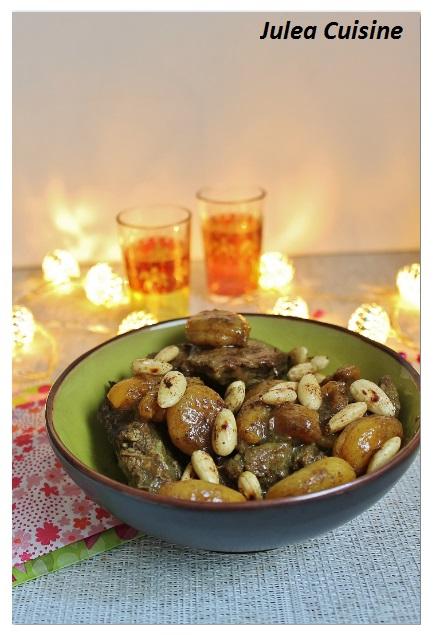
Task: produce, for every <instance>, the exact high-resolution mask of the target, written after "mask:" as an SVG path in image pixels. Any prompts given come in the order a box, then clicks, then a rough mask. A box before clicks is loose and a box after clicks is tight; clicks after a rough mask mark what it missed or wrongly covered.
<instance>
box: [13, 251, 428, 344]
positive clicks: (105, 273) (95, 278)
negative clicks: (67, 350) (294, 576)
mask: <svg viewBox="0 0 433 635" xmlns="http://www.w3.org/2000/svg"><path fill="white" fill-rule="evenodd" d="M42 274H43V279H44V281H45V282H46V283H47V284H50V285H53V286H55V287H57V288H59V289H62V290H63V291H65V290H67V287H68V285H70V284H72V283H73V282H75V283H76V282H77V281H79V282H80V281H81V284H82V286H83V289H84V292H85V295H86V297H87V300H88V301H89V302H90V303H91V304H93V305H96V306H99V307H105V308H107V309H109V308H112V307H116V306H122V305H127V304H128V303H129V295H128V284H127V281H126V280H125V279H124V278H123V277H122V276H120V275H118V274H117V273H115V271H113V268H112V267H111V265H110V264H108V263H106V262H100V263H97V264H95V265H93V266H92V267H90V269H89V270H88V271H87V273H86V275H85V276H83V277H82V278H81V270H80V265H79V263H78V262H77V260H76V258H75V257H74V256H73V255H72V254H71V253H70V252H68V251H66V250H63V249H55V250H54V251H52V252H50V253H48V254H47V255H46V256H45V257H44V259H43V261H42ZM294 277H295V266H294V264H293V262H292V261H291V260H290V259H289V258H288V257H287V256H285V255H284V254H282V253H280V252H274V251H272V252H265V253H263V254H262V256H261V259H260V275H259V287H260V289H262V290H263V291H265V292H268V291H273V292H277V293H278V292H281V293H284V295H281V296H280V297H278V298H277V300H276V302H275V304H274V306H273V308H272V309H271V311H270V313H272V314H275V315H286V316H295V317H300V318H308V317H309V315H310V311H309V307H308V304H307V302H306V301H305V300H304V299H303V298H302V297H300V296H291V295H290V294H289V290H290V284H291V282H292V281H293V279H294ZM396 288H397V290H398V293H399V299H400V301H401V302H403V303H404V304H405V305H407V306H408V307H409V308H410V309H411V310H414V311H419V307H420V265H419V263H412V264H408V265H406V266H405V267H403V268H401V269H400V270H399V271H398V272H397V276H396ZM156 322H157V319H156V317H155V316H153V315H152V314H151V313H149V312H147V311H144V310H139V311H132V312H131V313H128V314H127V315H126V317H125V318H124V319H123V320H122V321H121V322H120V324H119V325H118V331H117V332H118V333H119V334H120V333H126V332H128V331H131V330H134V329H137V328H140V327H142V326H147V325H150V324H155V323H156ZM347 327H348V329H350V330H351V331H355V332H357V333H360V334H361V335H364V336H366V337H368V338H370V339H372V340H375V341H377V342H381V343H385V342H386V341H387V339H388V338H389V336H390V334H391V333H392V326H391V320H390V317H389V315H388V313H387V311H386V310H385V309H384V308H383V307H382V306H380V305H379V304H377V303H375V302H371V303H363V304H361V305H360V306H359V307H358V308H357V309H356V310H355V311H354V312H353V313H352V315H351V316H350V317H349V320H348V324H347ZM37 328H38V324H37V322H36V320H35V318H34V315H33V313H32V311H31V310H30V309H29V308H27V307H26V306H22V305H14V306H13V307H12V338H13V352H14V355H15V354H16V353H20V354H22V353H24V352H25V351H26V350H28V349H29V347H31V345H32V342H33V339H34V336H35V333H36V331H37Z"/></svg>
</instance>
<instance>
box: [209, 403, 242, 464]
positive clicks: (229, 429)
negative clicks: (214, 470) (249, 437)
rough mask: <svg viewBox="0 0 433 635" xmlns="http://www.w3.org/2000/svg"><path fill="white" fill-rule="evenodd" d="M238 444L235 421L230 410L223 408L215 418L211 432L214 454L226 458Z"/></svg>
mask: <svg viewBox="0 0 433 635" xmlns="http://www.w3.org/2000/svg"><path fill="white" fill-rule="evenodd" d="M237 442H238V431H237V427H236V419H235V416H234V414H233V412H232V411H231V410H229V409H228V408H223V409H222V410H221V411H220V412H219V413H218V414H217V416H216V418H215V423H214V426H213V430H212V447H213V449H214V452H215V454H219V456H228V455H229V454H231V453H232V452H233V450H234V449H235V447H236V444H237Z"/></svg>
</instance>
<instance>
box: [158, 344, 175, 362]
mask: <svg viewBox="0 0 433 635" xmlns="http://www.w3.org/2000/svg"><path fill="white" fill-rule="evenodd" d="M179 352H180V350H179V346H176V345H175V344H170V346H165V347H164V348H162V349H161V350H160V351H159V353H157V354H156V355H155V359H157V360H159V361H160V362H172V361H173V359H174V358H175V357H177V356H178V355H179Z"/></svg>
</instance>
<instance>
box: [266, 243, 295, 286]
mask: <svg viewBox="0 0 433 635" xmlns="http://www.w3.org/2000/svg"><path fill="white" fill-rule="evenodd" d="M294 274H295V267H294V266H293V262H291V261H290V260H289V259H288V258H287V256H285V255H284V254H282V253H280V252H279V251H267V252H265V253H264V254H262V255H261V257H260V276H259V285H260V287H261V288H262V289H264V290H270V289H282V288H283V287H287V285H289V284H290V283H291V281H292V280H293V276H294Z"/></svg>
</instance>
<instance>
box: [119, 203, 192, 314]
mask: <svg viewBox="0 0 433 635" xmlns="http://www.w3.org/2000/svg"><path fill="white" fill-rule="evenodd" d="M116 220H117V225H118V229H119V238H120V245H121V249H122V253H123V260H124V263H125V268H126V273H127V276H128V281H129V287H130V290H131V296H132V303H133V304H134V306H136V307H137V308H142V309H145V310H146V311H149V312H151V313H153V315H154V316H155V317H156V318H157V319H158V320H167V319H170V318H173V317H182V316H185V315H187V314H188V310H189V275H190V248H189V245H190V233H191V232H190V229H191V212H190V211H189V210H187V209H185V208H183V207H177V206H172V205H150V206H144V207H135V208H130V209H126V210H123V211H122V212H120V213H119V214H118V215H117V218H116Z"/></svg>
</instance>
